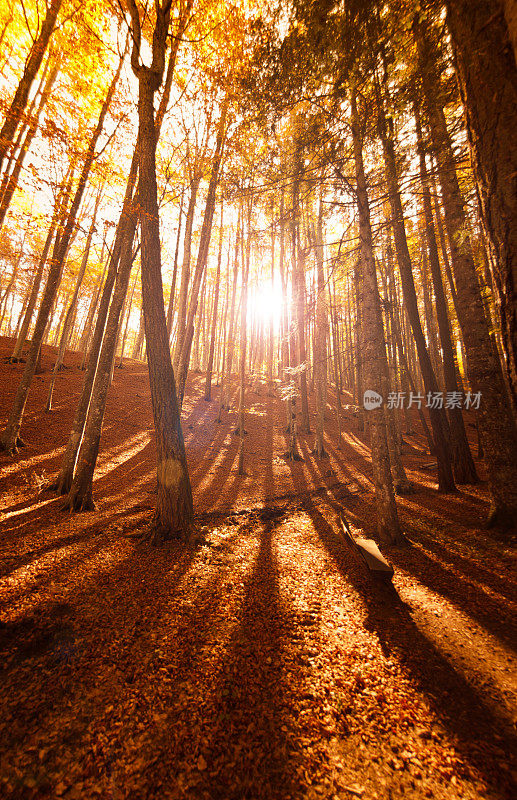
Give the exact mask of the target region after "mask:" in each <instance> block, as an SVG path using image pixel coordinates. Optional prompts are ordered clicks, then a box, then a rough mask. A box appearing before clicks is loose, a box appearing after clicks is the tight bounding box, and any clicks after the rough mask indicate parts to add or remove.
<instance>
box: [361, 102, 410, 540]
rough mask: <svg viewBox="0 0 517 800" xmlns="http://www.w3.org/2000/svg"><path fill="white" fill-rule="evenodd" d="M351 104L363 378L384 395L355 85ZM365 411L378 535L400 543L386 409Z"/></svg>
mask: <svg viewBox="0 0 517 800" xmlns="http://www.w3.org/2000/svg"><path fill="white" fill-rule="evenodd" d="M351 104H352V138H353V147H354V162H355V171H356V180H357V208H358V214H359V237H360V248H361V261H362V267H363V314H364V323H365V324H364V329H363V346H364V354H365V359H364V369H365V379H366V383H367V386H368V388H369V389H370V390H372V391H374V392H377V394H379V395H381V397H383V396H386V394H385V392H386V388H387V384H388V364H387V358H386V348H385V344H384V330H383V324H382V312H381V303H380V298H379V289H378V286H377V274H376V268H375V259H374V254H373V242H372V230H371V222H370V206H369V202H368V194H367V189H366V177H365V171H364V163H363V153H362V142H361V133H360V128H359V117H358V111H357V100H356V92H355V89H352V99H351ZM368 414H369V420H370V438H371V448H372V464H373V479H374V485H375V499H376V504H377V526H378V530H379V536H380V537H381V539H382V540H383V541H386V542H389V543H402V542H403V541H404V536H403V534H402V532H401V530H400V525H399V520H398V514H397V506H396V503H395V494H394V491H393V480H392V477H391V469H390V457H389V450H388V436H387V427H386V416H385V412H384V409H383V408H382V406H381V407H378V408H375V409H372V410H369V411H368Z"/></svg>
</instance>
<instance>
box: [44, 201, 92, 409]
mask: <svg viewBox="0 0 517 800" xmlns="http://www.w3.org/2000/svg"><path fill="white" fill-rule="evenodd" d="M101 193H102V187H101V189H100V190H99V192H98V194H97V200H96V202H95V208H94V210H93V216H92V221H91V224H90V230H89V231H88V235H87V237H86V243H85V246H84V251H83V257H82V260H81V266H80V268H79V273H78V275H77V278H76V282H75V288H74V293H73V296H72V299H71V301H70V305H69V307H68V310H67V312H66V316H65V321H64V324H63V331H62V333H61V341H60V343H59V352H58V354H57V357H56V362H55V364H54V368H53V370H52V378H51V380H50V386H49V390H48V395H47V405H46V408H45V411H51V410H52V396H53V394H54V385H55V382H56V376H57V373H58V372H59V370H60V369H61V366H62V364H63V359H64V357H65V351H66V348H67V347H68V342H69V339H70V334H71V332H72V323H73V319H74V317H75V313H76V310H77V299H78V297H79V291H80V289H81V286H82V282H83V279H84V275H85V273H86V267H87V266H88V258H89V257H90V247H91V243H92V238H93V234H94V231H95V223H96V219H97V212H98V210H99V203H100V200H101Z"/></svg>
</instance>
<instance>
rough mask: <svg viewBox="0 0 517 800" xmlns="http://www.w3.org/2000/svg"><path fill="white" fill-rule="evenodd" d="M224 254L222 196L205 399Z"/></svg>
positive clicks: (209, 387) (209, 385)
mask: <svg viewBox="0 0 517 800" xmlns="http://www.w3.org/2000/svg"><path fill="white" fill-rule="evenodd" d="M222 255H223V200H222V198H221V219H220V222H219V252H218V255H217V271H216V275H215V294H214V311H213V314H212V326H211V331H210V352H209V354H208V363H207V367H206V382H205V400H211V397H212V370H213V367H214V349H215V331H216V327H217V309H218V306H219V284H220V279H221V258H222Z"/></svg>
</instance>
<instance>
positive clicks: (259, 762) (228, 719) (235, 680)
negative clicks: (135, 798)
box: [166, 523, 296, 800]
mask: <svg viewBox="0 0 517 800" xmlns="http://www.w3.org/2000/svg"><path fill="white" fill-rule="evenodd" d="M286 632H287V621H286V618H285V612H284V610H283V608H282V604H281V602H280V597H279V587H278V575H277V567H276V559H275V556H274V554H273V551H272V537H271V528H270V526H269V525H268V523H266V525H265V527H264V529H263V531H262V533H261V539H260V546H259V552H258V555H257V559H256V562H255V564H254V568H253V570H252V571H251V572H250V573H249V576H248V578H247V581H246V586H245V593H244V598H243V601H242V606H241V608H240V610H239V617H238V624H237V625H236V626H235V627H234V629H233V632H232V634H231V637H230V639H229V641H228V644H227V646H226V647H225V651H224V655H223V656H222V658H221V666H220V671H219V673H218V674H217V676H216V677H215V679H214V686H213V689H212V692H211V694H212V700H211V702H210V703H209V704H208V708H207V712H206V716H204V718H203V721H202V724H201V727H200V729H199V731H196V734H195V740H194V741H192V731H189V730H188V729H186V730H185V738H184V739H183V741H181V742H179V743H178V751H177V752H176V753H175V760H176V758H178V757H179V758H180V759H181V757H182V756H183V755H184V754H185V753H188V752H192V751H194V752H198V753H199V754H200V757H201V758H202V759H203V760H204V762H205V763H206V765H207V772H204V771H200V772H198V773H197V775H194V777H193V778H192V780H193V783H191V785H190V791H189V794H190V795H191V796H195V797H198V796H209V797H210V798H212V799H213V800H223V798H230V800H255V799H256V798H268V800H269V798H271V799H272V798H281V797H286V796H288V795H291V794H292V793H293V789H294V785H295V781H296V769H295V764H294V762H293V759H292V758H290V757H289V750H290V749H291V748H290V741H291V738H293V737H294V734H295V732H296V720H295V719H292V718H290V716H289V714H288V709H287V705H286V701H287V695H288V689H287V686H286V683H285V676H284V664H283V639H284V637H285V635H286ZM175 723H177V720H176V719H175V718H174V717H169V718H168V720H167V723H166V727H170V726H171V725H174V724H175Z"/></svg>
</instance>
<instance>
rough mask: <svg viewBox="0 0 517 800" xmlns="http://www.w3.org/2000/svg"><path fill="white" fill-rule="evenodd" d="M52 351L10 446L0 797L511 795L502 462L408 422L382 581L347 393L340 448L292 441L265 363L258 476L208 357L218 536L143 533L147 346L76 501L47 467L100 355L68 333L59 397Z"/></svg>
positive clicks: (149, 437) (119, 376) (1, 461)
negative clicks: (457, 471) (320, 452)
mask: <svg viewBox="0 0 517 800" xmlns="http://www.w3.org/2000/svg"><path fill="white" fill-rule="evenodd" d="M11 349H12V342H11V341H9V340H8V339H5V338H3V339H2V338H0V424H1V425H2V426H3V425H4V424H5V420H6V416H7V413H8V411H9V408H10V405H11V401H12V398H13V395H14V392H15V390H16V386H17V382H18V379H19V377H20V374H21V371H22V369H23V365H9V364H7V363H6V358H5V357H6V356H8V355H9V353H10V351H11ZM53 353H55V350H53V349H52V348H45V349H44V358H43V367H44V371H43V374H41V375H39V376H37V378H36V379H35V382H34V383H35V386H34V388H33V390H32V392H31V395H30V398H29V402H28V406H27V410H26V414H25V421H24V425H23V428H22V436H23V438H24V439H25V441H26V445H27V446H26V447H25V448H24V449H23V450H22V451H21V452H20V454H19V455H18V456H17V457H15V458H14V459H10V458H7V457H5V456H3V455H2V456H0V477H1V483H0V522H1V525H0V531H1V532H0V536H1V556H0V560H1V564H0V566H1V573H0V612H1V616H0V684H1V686H2V700H1V714H0V742H1V745H0V795H1V796H2V797H5V798H56V797H57V798H70V800H73V799H77V800H81V799H82V798H95V797H99V798H106V799H107V800H110V799H111V798H113V800H118V799H119V798H135V799H136V800H139V799H140V798H156V800H158V799H159V798H171V799H173V800H175V799H176V798H178V800H180V798H188V799H190V798H191V799H192V800H202V799H204V798H206V800H241V799H242V800H269V799H270V798H271V799H273V798H282V800H288V799H289V798H291V799H292V800H298V799H299V798H304V799H305V798H306V799H307V800H313V799H314V800H316V799H317V798H332V800H336V798H339V799H341V798H354V797H361V798H364V800H370V799H373V798H378V799H379V800H381V799H382V800H384V798H386V799H391V800H395V798H397V799H398V798H402V797H404V798H428V797H429V798H447V800H450V799H451V800H456V798H458V800H459V798H461V799H462V800H465V799H466V798H478V799H482V800H489V799H492V798H493V799H494V800H496V799H497V800H502V798H508V800H510V798H515V797H516V796H517V790H516V783H517V766H516V764H515V762H514V761H513V762H512V754H513V755H515V752H516V748H515V743H516V732H515V722H516V703H515V699H516V690H517V676H516V670H515V650H516V643H517V637H516V615H515V609H516V600H517V593H516V579H515V577H516V571H515V563H516V560H515V549H513V548H512V547H511V545H510V544H509V543H508V542H506V543H505V542H503V541H502V540H498V539H497V538H494V537H493V536H490V537H489V536H488V535H487V532H486V531H484V530H483V526H482V521H483V518H484V517H485V516H486V512H487V510H488V501H487V491H486V484H484V483H481V484H479V485H478V486H474V487H472V486H462V487H460V489H459V491H458V492H457V493H455V494H448V495H440V494H438V493H437V492H436V484H435V483H434V476H433V473H432V472H431V471H429V470H428V468H426V467H424V466H423V465H426V464H428V463H429V461H430V456H429V454H428V453H427V452H426V449H425V442H424V439H423V437H422V435H421V434H420V433H418V432H417V433H416V434H415V435H413V436H406V437H405V441H406V444H405V447H404V460H405V464H406V467H407V469H408V473H409V476H410V479H411V481H412V482H413V484H414V487H415V493H414V494H412V495H409V496H406V497H402V498H399V508H400V515H401V519H402V522H403V528H404V531H405V533H406V534H407V536H408V538H409V540H410V542H411V545H410V546H409V547H407V548H404V549H403V548H394V547H393V548H390V547H383V552H384V553H385V555H386V557H387V558H388V559H389V560H390V562H391V563H392V564H393V566H394V568H395V576H394V579H393V587H389V586H385V585H380V584H377V583H376V582H375V581H374V580H372V578H371V577H370V576H369V575H368V574H367V573H366V571H365V569H364V568H363V567H362V565H361V563H359V561H358V560H357V557H356V555H355V554H354V552H353V551H351V550H350V549H349V547H348V546H347V544H346V542H345V541H344V540H343V538H342V537H341V535H340V533H339V527H338V524H337V518H338V514H339V513H344V514H345V516H346V517H347V519H348V520H349V522H350V523H351V525H352V529H353V530H356V531H358V530H363V531H365V532H366V533H367V534H375V508H374V499H373V493H372V483H371V461H370V457H369V448H368V445H367V438H366V435H365V434H362V433H359V432H358V430H357V423H356V421H355V420H354V418H353V415H352V414H348V413H345V419H344V421H343V431H342V442H341V445H340V446H338V445H339V443H338V433H337V427H336V419H335V415H334V413H333V412H332V413H331V410H330V408H329V419H328V426H327V432H326V437H327V438H326V446H327V449H328V453H329V458H327V459H321V460H320V459H317V458H315V457H314V456H313V455H312V447H313V443H314V435H306V436H304V435H300V443H299V444H300V452H301V454H302V456H303V461H300V462H295V463H289V462H287V461H286V460H285V459H284V457H283V454H284V452H285V450H286V442H285V436H284V433H283V427H284V420H285V411H284V409H283V405H282V403H281V400H280V398H279V394H278V392H277V393H275V394H273V395H270V394H268V392H267V388H266V386H265V383H264V382H263V381H262V382H260V381H258V380H257V381H254V382H253V385H250V387H249V389H248V392H247V398H248V403H249V412H248V414H247V423H246V424H247V431H248V433H247V436H246V437H245V468H246V473H247V474H246V475H245V476H244V477H240V476H239V475H238V474H237V452H238V443H239V440H238V438H237V437H236V436H235V435H233V433H232V431H233V429H234V427H235V424H236V412H235V411H230V412H225V413H224V415H223V421H222V423H221V424H218V423H217V421H216V417H217V412H218V397H219V389H218V388H217V387H216V388H215V389H214V392H213V397H214V399H213V401H212V402H205V401H204V400H203V399H202V390H203V380H202V376H200V375H193V376H192V378H191V380H190V384H189V388H188V393H187V397H186V402H185V407H184V413H183V426H184V432H185V439H186V447H187V453H188V461H189V467H190V474H191V479H192V485H193V490H194V501H195V508H196V513H197V522H198V524H199V525H200V526H206V528H205V543H204V544H202V545H200V546H198V547H197V548H195V549H185V548H184V547H181V546H180V545H178V544H176V543H170V544H166V545H164V546H162V547H160V548H150V547H149V546H146V545H141V544H140V545H139V544H136V543H135V541H134V540H133V539H131V538H130V537H129V536H128V534H131V533H134V532H135V531H138V530H141V529H142V530H143V529H144V528H145V526H146V525H148V524H149V522H150V519H151V517H152V509H153V503H154V498H155V477H154V476H155V458H154V445H153V436H154V434H153V425H152V414H151V410H150V396H149V385H148V378H147V368H146V366H145V365H144V364H141V363H137V362H133V361H129V360H127V361H125V363H124V367H123V368H122V369H117V370H116V372H115V379H114V383H113V386H112V389H111V392H110V397H109V402H108V408H107V413H106V420H105V426H104V433H103V438H102V446H101V453H100V457H99V462H98V470H97V473H96V480H95V484H94V490H95V499H96V501H97V503H98V506H99V507H98V510H97V511H95V512H88V513H84V514H79V515H73V516H70V515H69V514H68V513H65V512H63V511H62V510H61V506H62V501H61V499H60V498H56V497H55V496H54V495H51V494H47V493H43V492H41V491H40V490H41V489H42V488H43V486H44V484H45V482H46V481H47V480H48V479H49V478H50V477H51V476H52V475H54V474H55V473H56V472H57V470H58V467H59V462H60V456H61V454H62V452H63V449H64V445H65V443H66V440H67V435H68V432H69V429H70V426H71V421H72V417H73V413H74V410H75V405H76V401H77V398H78V394H79V391H80V386H81V381H82V377H83V373H81V372H80V370H79V368H78V366H77V356H76V355H75V354H68V357H67V360H66V361H65V363H66V364H67V368H66V369H64V370H63V371H62V372H61V373H60V374H59V376H58V378H57V382H56V389H55V394H54V397H55V403H54V410H53V411H52V412H50V413H45V411H44V406H45V399H46V392H47V389H48V383H49V369H50V366H51V363H52V360H53ZM234 388H235V396H236V387H234ZM415 427H416V429H417V431H420V429H419V428H418V427H417V423H416V420H415ZM469 431H470V432H471V433H472V434H474V433H475V431H474V428H473V427H472V424H470V425H469ZM473 438H474V437H473ZM480 472H481V474H482V468H481V466H480Z"/></svg>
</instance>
